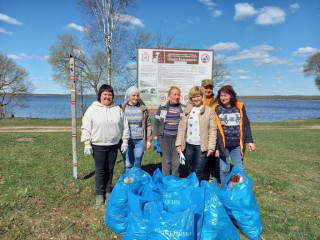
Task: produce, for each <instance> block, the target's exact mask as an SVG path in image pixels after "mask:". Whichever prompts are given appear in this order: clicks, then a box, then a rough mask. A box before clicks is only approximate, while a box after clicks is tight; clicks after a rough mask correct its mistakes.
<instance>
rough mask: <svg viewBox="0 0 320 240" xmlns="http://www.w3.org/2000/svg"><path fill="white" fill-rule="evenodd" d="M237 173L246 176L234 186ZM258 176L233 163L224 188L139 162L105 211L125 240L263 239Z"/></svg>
mask: <svg viewBox="0 0 320 240" xmlns="http://www.w3.org/2000/svg"><path fill="white" fill-rule="evenodd" d="M233 174H240V175H241V176H243V177H244V181H243V182H241V183H239V184H237V185H234V186H231V187H230V186H228V184H227V183H228V181H229V180H230V178H231V177H232V175H233ZM252 184H253V183H252V180H251V179H250V178H249V177H248V176H247V175H246V174H245V173H243V172H241V170H239V169H238V168H237V167H233V169H232V172H231V173H230V175H229V176H228V178H227V180H226V181H225V184H224V185H223V186H222V187H221V189H219V188H218V186H217V182H216V181H214V183H213V184H211V183H209V182H207V181H202V182H201V184H200V186H199V181H198V179H197V176H196V174H195V173H192V174H190V175H189V176H188V177H187V178H179V177H175V176H171V175H170V176H164V175H163V174H162V173H161V171H160V170H159V169H157V170H156V171H155V172H154V173H153V175H152V177H151V176H150V175H149V174H148V173H147V172H145V171H143V170H141V169H139V168H135V167H134V168H132V169H131V170H129V171H127V172H126V173H123V174H122V175H121V176H120V178H119V179H118V181H117V183H116V184H115V186H114V188H113V190H112V192H111V194H110V196H109V201H108V204H107V208H106V213H105V219H104V221H105V224H106V225H107V226H108V227H109V228H110V229H111V230H112V231H114V232H115V233H117V234H119V235H120V236H122V239H123V240H146V239H147V240H148V239H150V240H151V239H152V240H178V239H179V240H214V239H228V240H238V239H240V237H239V234H238V231H237V229H236V227H237V228H239V229H240V231H241V232H242V233H243V234H245V235H246V236H247V237H248V238H249V239H254V240H255V239H259V238H260V234H261V231H262V224H261V220H260V213H259V208H258V204H257V202H256V200H255V198H254V195H253V192H252Z"/></svg>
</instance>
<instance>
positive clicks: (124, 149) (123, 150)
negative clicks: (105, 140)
mask: <svg viewBox="0 0 320 240" xmlns="http://www.w3.org/2000/svg"><path fill="white" fill-rule="evenodd" d="M120 151H121V153H122V154H126V153H127V152H128V151H129V145H128V140H122V145H121V149H120Z"/></svg>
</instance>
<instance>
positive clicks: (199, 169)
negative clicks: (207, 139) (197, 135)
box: [185, 143, 208, 183]
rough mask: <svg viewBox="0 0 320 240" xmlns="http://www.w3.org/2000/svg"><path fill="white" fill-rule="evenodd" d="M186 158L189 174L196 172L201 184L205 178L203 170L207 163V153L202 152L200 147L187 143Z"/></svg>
mask: <svg viewBox="0 0 320 240" xmlns="http://www.w3.org/2000/svg"><path fill="white" fill-rule="evenodd" d="M185 157H186V165H187V168H188V169H189V172H190V173H192V172H195V173H196V175H197V178H198V180H199V183H200V182H201V181H202V180H204V178H205V176H204V173H203V169H204V167H205V165H206V163H207V158H208V157H207V151H205V152H201V146H200V145H193V144H189V143H186V149H185Z"/></svg>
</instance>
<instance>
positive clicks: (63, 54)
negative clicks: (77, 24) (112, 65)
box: [49, 33, 106, 94]
mask: <svg viewBox="0 0 320 240" xmlns="http://www.w3.org/2000/svg"><path fill="white" fill-rule="evenodd" d="M70 55H72V56H73V57H74V58H75V61H76V64H75V67H76V68H75V72H76V79H80V76H81V79H82V81H76V84H81V85H82V86H78V85H77V87H79V88H81V89H89V90H90V89H91V90H94V91H95V93H96V94H97V93H98V86H99V84H100V81H101V79H102V78H103V76H104V75H105V71H104V65H105V61H106V60H105V58H104V54H103V53H102V52H101V51H92V52H89V50H88V52H85V51H84V50H82V49H81V48H80V44H79V40H78V38H77V37H76V36H75V35H72V34H70V33H65V34H60V35H58V40H57V42H56V43H55V44H54V45H51V46H50V56H49V63H50V64H51V65H52V68H53V80H54V81H55V82H56V83H58V84H59V85H61V86H62V87H64V88H66V89H69V88H70V79H69V57H70Z"/></svg>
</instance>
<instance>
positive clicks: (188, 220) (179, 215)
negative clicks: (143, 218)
mask: <svg viewBox="0 0 320 240" xmlns="http://www.w3.org/2000/svg"><path fill="white" fill-rule="evenodd" d="M151 209H152V211H151V214H150V219H149V225H148V238H147V239H148V240H194V239H195V232H194V209H191V208H189V209H187V210H185V211H182V212H176V213H170V212H167V211H166V210H164V209H163V206H162V204H161V203H160V202H158V203H155V202H153V203H152V205H151Z"/></svg>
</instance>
